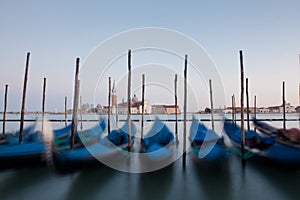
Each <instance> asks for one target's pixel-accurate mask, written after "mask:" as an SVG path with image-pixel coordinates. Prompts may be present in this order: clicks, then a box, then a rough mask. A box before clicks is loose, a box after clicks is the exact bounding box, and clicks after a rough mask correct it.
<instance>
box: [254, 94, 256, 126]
mask: <svg viewBox="0 0 300 200" xmlns="http://www.w3.org/2000/svg"><path fill="white" fill-rule="evenodd" d="M254 119H256V95H255V96H254ZM254 131H256V127H255V126H254Z"/></svg>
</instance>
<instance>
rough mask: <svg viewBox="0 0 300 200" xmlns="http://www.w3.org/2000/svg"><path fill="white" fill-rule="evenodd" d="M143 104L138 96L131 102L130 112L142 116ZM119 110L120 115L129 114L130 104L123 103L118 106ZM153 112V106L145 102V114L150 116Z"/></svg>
mask: <svg viewBox="0 0 300 200" xmlns="http://www.w3.org/2000/svg"><path fill="white" fill-rule="evenodd" d="M142 107H143V102H142V101H139V100H138V98H137V97H136V95H134V96H133V98H132V99H131V102H130V112H131V114H142ZM117 110H118V113H119V114H127V113H128V103H127V102H124V101H123V102H122V103H119V104H118V105H117ZM151 112H152V109H151V105H150V104H149V102H148V101H146V100H145V101H144V113H145V114H150V113H151Z"/></svg>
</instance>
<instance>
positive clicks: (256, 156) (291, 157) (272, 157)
mask: <svg viewBox="0 0 300 200" xmlns="http://www.w3.org/2000/svg"><path fill="white" fill-rule="evenodd" d="M224 131H225V133H226V134H227V136H228V137H229V138H230V141H231V142H232V144H233V146H234V147H235V149H233V151H235V152H237V153H238V154H239V155H241V156H242V157H243V158H244V159H253V160H259V161H263V162H266V163H268V164H276V165H278V166H286V167H299V166H300V148H299V146H298V145H286V144H284V143H282V142H278V140H277V139H276V136H275V135H266V134H263V133H260V132H256V131H253V130H250V131H248V130H245V154H244V155H242V154H241V151H240V150H241V131H240V127H239V126H237V125H235V124H234V123H232V122H230V121H227V120H226V121H225V123H224Z"/></svg>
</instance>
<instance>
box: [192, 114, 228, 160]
mask: <svg viewBox="0 0 300 200" xmlns="http://www.w3.org/2000/svg"><path fill="white" fill-rule="evenodd" d="M189 140H190V142H191V149H192V152H193V154H194V155H195V156H196V157H197V158H199V159H201V160H203V161H209V162H219V161H220V162H222V161H225V160H226V159H227V158H228V157H229V154H228V152H227V150H226V147H225V145H224V142H223V138H222V137H221V136H219V135H218V134H217V133H216V132H215V131H213V130H211V129H208V128H207V127H206V126H205V125H204V124H202V123H200V122H199V121H198V120H196V119H193V121H192V124H191V127H190V135H189Z"/></svg>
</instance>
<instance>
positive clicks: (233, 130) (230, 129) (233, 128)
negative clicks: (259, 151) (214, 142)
mask: <svg viewBox="0 0 300 200" xmlns="http://www.w3.org/2000/svg"><path fill="white" fill-rule="evenodd" d="M224 130H225V132H226V133H227V135H228V136H229V137H230V139H232V140H233V141H234V142H236V143H238V144H241V130H240V127H238V126H237V125H235V124H233V123H231V122H229V121H227V120H226V121H225V122H224ZM248 139H249V140H250V139H253V140H256V142H259V143H262V144H267V145H270V144H274V143H275V142H276V137H274V136H263V135H260V134H258V133H257V132H255V131H252V130H250V131H248V130H245V140H248Z"/></svg>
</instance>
